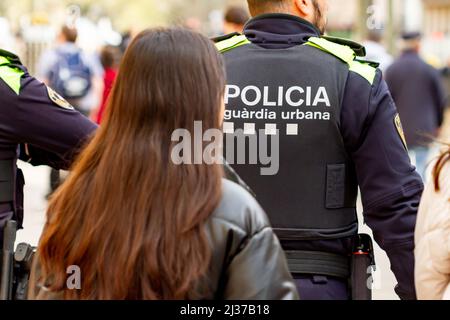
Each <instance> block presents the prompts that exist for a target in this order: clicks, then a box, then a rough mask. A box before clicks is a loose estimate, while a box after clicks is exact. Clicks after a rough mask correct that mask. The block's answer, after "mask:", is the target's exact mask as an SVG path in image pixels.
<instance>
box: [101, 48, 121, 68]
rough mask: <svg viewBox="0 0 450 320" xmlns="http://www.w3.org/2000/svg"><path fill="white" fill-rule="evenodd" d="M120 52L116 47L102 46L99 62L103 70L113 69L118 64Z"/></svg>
mask: <svg viewBox="0 0 450 320" xmlns="http://www.w3.org/2000/svg"><path fill="white" fill-rule="evenodd" d="M120 59H121V51H120V49H119V48H118V47H114V46H104V47H103V48H102V51H101V52H100V62H101V63H102V66H103V68H105V69H106V68H114V67H117V66H118V65H119V63H120Z"/></svg>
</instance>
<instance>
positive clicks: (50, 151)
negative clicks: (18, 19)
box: [0, 50, 96, 243]
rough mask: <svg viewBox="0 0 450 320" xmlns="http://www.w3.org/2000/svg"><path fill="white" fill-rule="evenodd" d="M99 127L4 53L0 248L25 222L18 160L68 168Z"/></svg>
mask: <svg viewBox="0 0 450 320" xmlns="http://www.w3.org/2000/svg"><path fill="white" fill-rule="evenodd" d="M95 129H96V125H95V124H94V123H92V122H91V121H90V120H88V119H87V118H85V117H84V116H82V115H81V114H80V113H79V112H77V111H75V110H74V109H73V107H72V106H71V105H70V104H69V103H68V102H67V101H66V100H64V99H63V98H62V97H61V96H59V95H58V94H57V93H56V92H55V91H53V90H52V89H51V88H49V87H47V86H45V85H44V84H43V83H41V82H39V81H38V80H36V79H35V78H33V77H31V76H30V75H29V74H28V72H27V70H26V68H25V67H24V66H23V65H22V64H21V62H20V60H19V58H18V57H17V56H15V55H14V54H11V53H9V52H6V51H3V50H0V243H1V242H2V239H3V237H2V235H1V230H3V227H4V225H5V223H6V221H8V220H10V219H14V220H16V221H17V222H18V226H19V228H20V227H22V222H23V186H24V178H23V175H22V172H21V171H20V169H18V168H17V164H16V162H17V160H18V158H20V159H22V160H24V161H27V162H29V163H31V164H33V165H44V164H45V165H49V166H52V167H55V168H58V169H67V168H68V167H69V166H70V164H71V162H72V160H73V158H74V156H75V155H76V153H77V151H78V150H79V147H80V146H81V145H82V143H83V141H85V140H86V138H87V137H88V136H89V135H90V134H91V133H92V132H93V131H94V130H95Z"/></svg>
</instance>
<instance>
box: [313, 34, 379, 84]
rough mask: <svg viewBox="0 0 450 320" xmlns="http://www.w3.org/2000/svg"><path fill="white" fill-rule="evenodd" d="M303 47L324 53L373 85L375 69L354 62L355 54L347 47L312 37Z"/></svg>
mask: <svg viewBox="0 0 450 320" xmlns="http://www.w3.org/2000/svg"><path fill="white" fill-rule="evenodd" d="M305 45H307V46H310V47H314V48H317V49H319V50H322V51H325V52H327V53H329V54H331V55H333V56H335V57H337V58H339V59H341V60H342V61H344V62H345V63H347V64H348V66H349V68H350V71H353V72H356V73H357V74H359V75H360V76H362V77H363V78H364V79H366V80H367V81H369V83H370V84H373V82H374V81H375V76H376V74H377V69H376V68H373V67H371V66H370V65H368V64H365V63H363V62H360V61H356V60H355V58H356V54H355V52H354V51H353V50H352V49H351V48H350V47H349V46H344V45H340V44H337V43H333V42H331V41H328V40H326V39H322V38H315V37H312V38H310V39H309V40H308V42H307V43H305Z"/></svg>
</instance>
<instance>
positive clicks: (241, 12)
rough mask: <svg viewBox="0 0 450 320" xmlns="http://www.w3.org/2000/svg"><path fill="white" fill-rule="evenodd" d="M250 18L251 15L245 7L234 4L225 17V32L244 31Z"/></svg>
mask: <svg viewBox="0 0 450 320" xmlns="http://www.w3.org/2000/svg"><path fill="white" fill-rule="evenodd" d="M249 19H250V15H249V14H248V11H247V10H246V9H245V8H242V7H238V6H232V7H229V8H228V9H227V11H226V12H225V17H224V20H225V21H224V26H223V27H224V32H225V34H230V33H235V32H237V33H242V31H243V30H244V25H245V23H246V22H247V21H248V20H249Z"/></svg>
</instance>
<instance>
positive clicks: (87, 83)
mask: <svg viewBox="0 0 450 320" xmlns="http://www.w3.org/2000/svg"><path fill="white" fill-rule="evenodd" d="M77 38H78V31H77V29H76V28H73V27H68V26H63V27H62V28H61V32H60V33H59V36H58V39H57V46H56V47H55V48H54V49H51V50H49V51H47V52H45V53H44V54H43V55H42V57H41V59H40V61H39V64H38V76H39V77H40V78H41V79H42V81H44V82H45V83H46V84H47V85H49V86H50V87H52V88H53V89H54V90H55V91H56V92H58V93H59V94H61V96H63V97H64V98H65V99H66V100H67V101H69V102H70V103H71V104H72V105H73V106H74V107H75V109H77V110H78V111H80V112H81V113H83V114H84V115H86V116H88V115H89V114H90V112H91V110H92V109H93V108H94V107H95V106H97V105H98V103H99V101H100V97H101V96H102V93H103V69H102V66H101V64H100V61H99V60H98V59H97V58H96V57H95V56H94V55H89V54H87V53H85V52H84V51H83V50H82V49H81V48H80V47H79V46H77V44H76V42H77Z"/></svg>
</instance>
